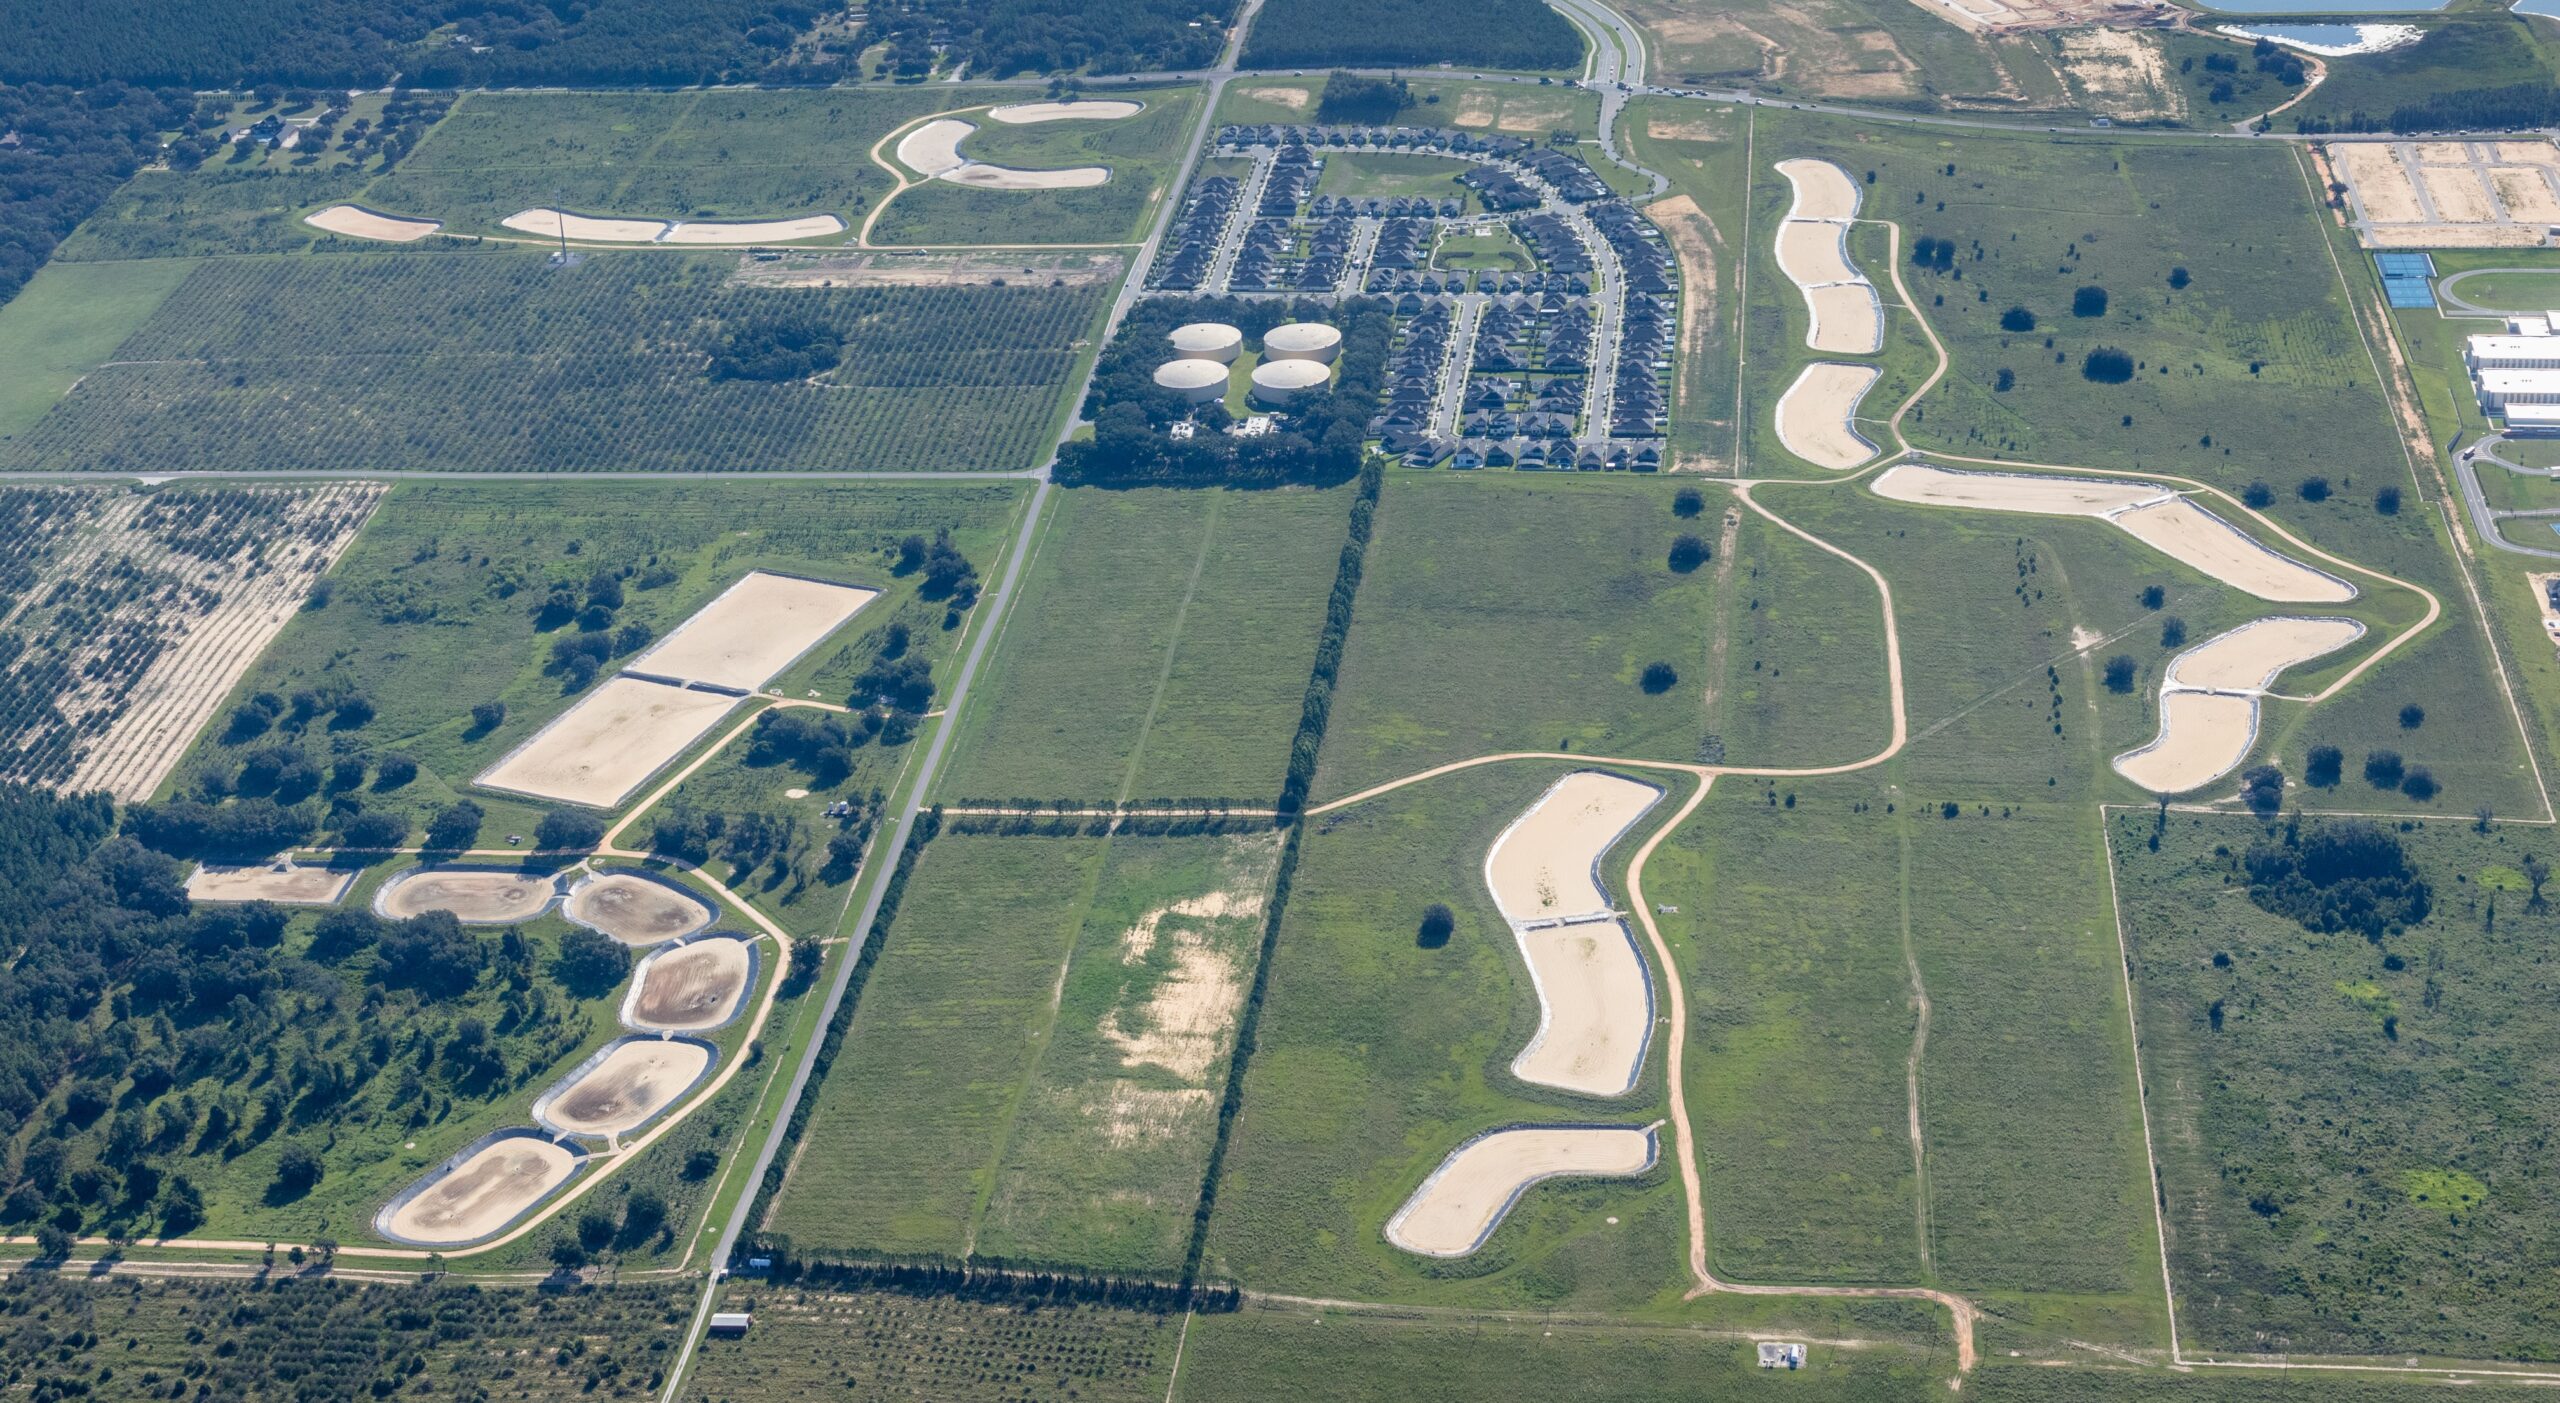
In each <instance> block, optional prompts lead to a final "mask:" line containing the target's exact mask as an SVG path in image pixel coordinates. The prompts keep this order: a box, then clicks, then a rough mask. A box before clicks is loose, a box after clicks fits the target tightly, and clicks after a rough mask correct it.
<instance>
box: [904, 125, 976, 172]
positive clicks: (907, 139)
mask: <svg viewBox="0 0 2560 1403" xmlns="http://www.w3.org/2000/svg"><path fill="white" fill-rule="evenodd" d="M977 129H978V128H977V126H976V125H975V124H973V123H969V122H963V121H961V120H960V119H959V118H957V117H936V118H935V119H933V120H932V121H930V122H927V123H925V124H924V125H923V126H921V127H918V128H916V129H915V130H914V131H911V132H909V133H907V134H906V135H905V136H902V137H900V138H898V164H900V165H902V166H905V167H906V168H907V169H909V170H911V171H914V172H916V173H917V174H918V175H940V174H942V173H943V172H945V171H955V170H958V169H960V167H962V166H963V165H966V164H968V162H967V160H966V158H964V157H963V156H961V154H960V139H961V138H962V137H965V136H967V135H968V134H969V133H971V132H973V131H976V130H977Z"/></svg>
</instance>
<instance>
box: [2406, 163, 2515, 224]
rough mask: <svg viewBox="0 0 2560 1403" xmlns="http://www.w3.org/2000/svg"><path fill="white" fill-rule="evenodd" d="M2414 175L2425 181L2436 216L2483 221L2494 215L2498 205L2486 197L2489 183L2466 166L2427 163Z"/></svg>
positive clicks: (2465, 221) (2461, 221) (2457, 221)
mask: <svg viewBox="0 0 2560 1403" xmlns="http://www.w3.org/2000/svg"><path fill="white" fill-rule="evenodd" d="M2418 178H2419V179H2421V180H2424V181H2425V182H2426V185H2427V197H2428V198H2429V199H2431V200H2434V201H2435V204H2436V218H2437V219H2439V220H2442V221H2444V222H2447V223H2451V224H2485V223H2488V222H2489V221H2491V220H2493V219H2496V218H2497V217H2498V207H2497V206H2496V205H2494V204H2492V203H2490V201H2489V187H2488V186H2486V185H2484V184H2482V183H2481V181H2480V173H2479V172H2478V171H2476V170H2473V169H2471V168H2470V167H2468V166H2447V167H2443V168H2435V167H2429V168H2428V169H2425V170H2422V171H2420V172H2418Z"/></svg>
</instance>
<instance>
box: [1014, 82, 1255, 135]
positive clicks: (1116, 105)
mask: <svg viewBox="0 0 2560 1403" xmlns="http://www.w3.org/2000/svg"><path fill="white" fill-rule="evenodd" d="M1292 91H1295V90H1294V89H1292ZM1145 110H1146V109H1145V107H1144V106H1142V105H1141V104H1139V103H1135V102H1123V101H1121V100H1119V99H1117V98H1091V99H1087V100H1085V101H1082V102H1011V103H1007V104H1005V105H1004V106H1002V107H991V108H988V109H987V115H988V116H989V117H992V118H994V119H995V120H997V121H999V122H1003V123H1006V124H1007V125H1009V126H1017V127H1018V126H1022V125H1024V124H1026V123H1030V122H1077V121H1083V122H1107V121H1110V120H1112V119H1114V118H1118V117H1135V116H1137V115H1138V114H1139V113H1140V112H1142V111H1145Z"/></svg>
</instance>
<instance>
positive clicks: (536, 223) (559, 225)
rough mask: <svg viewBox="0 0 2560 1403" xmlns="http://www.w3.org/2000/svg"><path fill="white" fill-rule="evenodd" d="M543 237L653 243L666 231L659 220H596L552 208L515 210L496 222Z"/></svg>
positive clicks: (597, 241)
mask: <svg viewBox="0 0 2560 1403" xmlns="http://www.w3.org/2000/svg"><path fill="white" fill-rule="evenodd" d="M498 222H499V223H501V224H503V225H505V226H507V227H508V228H510V229H515V230H519V231H521V232H523V233H527V234H539V235H541V236H542V237H544V238H546V239H557V238H563V237H566V238H572V239H587V240H591V241H593V242H596V243H605V244H653V243H656V242H657V241H658V239H659V238H660V237H661V236H662V235H664V234H665V233H666V232H667V221H665V220H663V219H599V218H595V217H592V216H589V215H583V214H569V213H567V212H565V211H562V210H556V209H526V210H518V211H516V212H515V213H513V214H511V215H508V216H507V217H506V218H504V219H501V220H499V221H498Z"/></svg>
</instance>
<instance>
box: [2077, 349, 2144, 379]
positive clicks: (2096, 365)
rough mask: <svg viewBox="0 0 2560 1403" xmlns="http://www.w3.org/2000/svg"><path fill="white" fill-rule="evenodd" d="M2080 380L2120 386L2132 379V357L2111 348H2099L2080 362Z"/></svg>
mask: <svg viewBox="0 0 2560 1403" xmlns="http://www.w3.org/2000/svg"><path fill="white" fill-rule="evenodd" d="M2080 374H2081V376H2082V378H2084V379H2087V380H2091V381H2094V382H2096V383H2097V384H2101V385H2121V384H2123V383H2124V382H2126V381H2128V380H2130V379H2132V378H2133V357H2132V356H2131V355H2128V354H2126V353H2125V352H2123V351H2119V350H2117V349H2116V348H2115V347H2113V346H2100V347H2098V348H2097V349H2096V350H2093V351H2091V352H2090V353H2089V354H2088V355H2087V356H2085V357H2083V358H2082V359H2081V361H2080Z"/></svg>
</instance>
